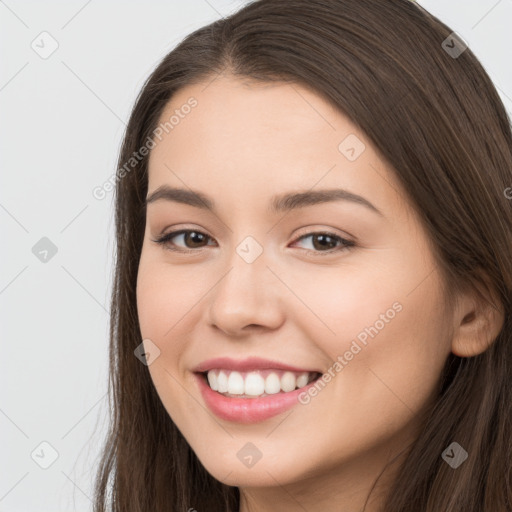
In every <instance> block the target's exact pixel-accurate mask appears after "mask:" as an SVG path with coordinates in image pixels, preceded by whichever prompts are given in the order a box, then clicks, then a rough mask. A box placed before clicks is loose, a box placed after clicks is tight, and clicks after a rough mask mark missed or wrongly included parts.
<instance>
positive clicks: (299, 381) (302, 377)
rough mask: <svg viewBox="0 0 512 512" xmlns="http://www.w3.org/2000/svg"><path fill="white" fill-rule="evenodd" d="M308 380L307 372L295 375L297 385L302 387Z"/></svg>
mask: <svg viewBox="0 0 512 512" xmlns="http://www.w3.org/2000/svg"><path fill="white" fill-rule="evenodd" d="M308 380H309V374H307V373H302V374H301V375H299V376H298V377H297V387H298V388H303V387H304V386H305V385H306V384H307V383H308Z"/></svg>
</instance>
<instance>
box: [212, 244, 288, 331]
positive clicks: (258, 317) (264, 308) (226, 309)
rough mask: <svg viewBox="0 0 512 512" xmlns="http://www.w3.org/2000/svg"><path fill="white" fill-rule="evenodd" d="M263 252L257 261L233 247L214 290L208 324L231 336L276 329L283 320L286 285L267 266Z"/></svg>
mask: <svg viewBox="0 0 512 512" xmlns="http://www.w3.org/2000/svg"><path fill="white" fill-rule="evenodd" d="M264 254H265V253H264V252H263V253H262V254H261V255H260V256H259V257H258V258H256V259H255V260H254V261H252V262H251V261H250V259H248V260H246V259H244V257H241V256H240V254H239V253H237V252H236V251H234V254H233V256H232V257H231V258H228V259H227V263H226V267H225V268H226V269H227V270H226V271H225V272H223V275H222V277H220V278H219V279H218V280H217V284H215V285H214V286H213V289H212V291H211V293H210V294H209V295H208V296H209V299H210V303H209V308H208V314H209V324H210V325H211V326H212V327H214V328H217V329H220V330H221V331H222V332H223V333H225V334H226V335H229V336H234V337H236V336H244V335H246V334H249V333H252V332H254V330H267V329H268V330H274V329H277V328H279V326H280V325H281V324H282V323H283V321H284V307H283V302H284V294H285V293H286V287H285V286H284V285H283V284H282V283H281V282H280V281H279V279H278V278H277V277H276V275H275V272H272V271H271V269H270V268H269V267H268V265H267V264H268V261H267V259H266V258H265V257H264Z"/></svg>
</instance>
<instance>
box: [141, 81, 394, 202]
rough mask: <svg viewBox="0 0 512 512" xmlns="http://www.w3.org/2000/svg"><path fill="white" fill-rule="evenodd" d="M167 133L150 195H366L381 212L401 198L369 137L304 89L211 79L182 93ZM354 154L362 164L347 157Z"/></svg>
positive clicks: (153, 164) (170, 110)
mask: <svg viewBox="0 0 512 512" xmlns="http://www.w3.org/2000/svg"><path fill="white" fill-rule="evenodd" d="M191 105H193V106H191ZM165 123H167V125H166V124H165ZM160 126H163V127H164V130H162V133H161V140H158V139H155V142H156V146H155V147H154V149H153V150H152V151H151V156H150V162H149V186H148V189H149V191H153V190H155V189H156V188H157V187H159V186H161V185H163V184H171V185H174V186H180V187H184V186H185V187H186V186H188V187H190V188H193V189H196V190H197V189H199V190H203V191H206V192H207V193H208V192H211V194H212V195H218V194H222V193H223V191H225V190H226V189H227V188H229V189H232V190H238V189H237V187H238V186H239V187H240V189H241V188H242V186H243V189H244V190H245V191H246V192H245V194H246V196H247V195H248V194H249V195H251V196H253V197H258V198H261V199H263V197H265V198H266V197H268V196H269V195H273V194H274V193H278V192H279V191H289V190H292V189H301V190H303V189H311V188H313V187H315V186H318V187H319V188H335V187H340V186H343V188H345V189H347V190H351V191H353V192H354V193H360V192H363V191H365V192H366V195H367V196H368V195H370V196H372V197H373V200H372V202H374V204H375V203H383V202H385V201H386V200H387V198H386V197H384V196H386V194H388V195H389V194H393V190H389V188H390V182H391V185H393V183H392V182H394V181H396V180H395V179H394V177H393V176H392V173H390V171H389V169H387V165H386V163H385V162H384V161H383V160H382V159H381V158H380V156H379V155H378V154H377V152H376V151H375V149H374V147H373V145H372V144H371V142H370V141H369V140H368V138H367V137H366V136H365V134H364V133H363V132H362V131H361V130H360V129H359V128H358V127H357V126H356V125H355V124H354V123H352V122H351V121H350V119H348V118H347V117H346V116H345V115H343V113H342V112H340V111H339V110H338V109H336V108H334V107H333V106H332V105H331V104H330V103H329V102H328V101H326V100H324V99H323V98H322V97H321V96H320V95H318V94H316V93H315V92H314V91H312V90H311V89H308V88H306V87H304V86H301V85H298V84H288V83H283V82H276V83H258V82H246V81H241V80H240V79H237V78H234V77H231V76H227V77H226V76H220V77H218V78H215V79H214V78H210V79H207V80H205V81H204V82H201V83H197V84H193V85H189V86H186V87H184V88H182V89H180V90H179V91H178V92H177V93H176V94H175V95H174V96H173V97H172V99H171V100H170V102H169V103H168V104H167V106H166V107H165V109H164V111H163V112H162V115H161V117H160ZM351 149H353V150H354V151H355V153H356V154H355V156H356V158H354V154H353V153H354V151H352V153H350V152H349V153H347V150H351ZM315 184H318V185H315ZM398 187H399V185H398V183H395V184H394V187H393V186H391V188H392V189H393V188H395V191H396V190H398ZM395 193H396V192H395ZM245 199H247V197H245V198H243V199H242V198H240V202H241V203H243V202H244V200H245Z"/></svg>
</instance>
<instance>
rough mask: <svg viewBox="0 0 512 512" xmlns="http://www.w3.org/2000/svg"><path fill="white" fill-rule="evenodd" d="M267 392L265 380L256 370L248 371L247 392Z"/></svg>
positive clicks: (247, 393) (255, 394)
mask: <svg viewBox="0 0 512 512" xmlns="http://www.w3.org/2000/svg"><path fill="white" fill-rule="evenodd" d="M263 393H265V380H264V379H263V377H262V376H261V375H260V374H259V373H256V372H251V373H248V374H247V375H246V377H245V394H246V395H250V396H258V395H262V394H263Z"/></svg>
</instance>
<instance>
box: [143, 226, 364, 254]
mask: <svg viewBox="0 0 512 512" xmlns="http://www.w3.org/2000/svg"><path fill="white" fill-rule="evenodd" d="M192 232H193V233H199V234H200V235H205V236H206V237H207V238H209V239H211V237H210V236H209V235H207V234H206V233H203V232H202V231H198V230H197V229H181V230H178V231H171V232H170V233H167V234H165V235H163V236H161V237H160V238H157V239H156V240H152V241H153V242H155V243H157V244H160V245H162V246H163V247H164V249H166V250H169V251H175V252H181V253H184V254H190V253H198V252H200V251H201V250H202V249H204V247H200V248H198V249H176V248H174V247H171V246H170V243H169V242H170V240H171V239H172V238H174V237H176V236H178V235H182V234H184V233H185V234H186V233H192ZM314 235H327V236H329V237H331V238H334V239H335V240H336V241H339V242H341V244H342V247H338V248H334V249H329V250H327V251H317V250H314V249H305V250H306V251H308V252H310V253H311V252H312V253H314V254H315V256H316V255H318V256H323V255H329V254H333V253H336V252H342V251H345V250H350V249H351V248H352V247H355V245H356V244H355V243H354V242H352V241H350V240H346V239H345V238H342V237H341V236H339V235H335V234H334V233H330V232H328V231H313V232H311V233H306V234H304V235H301V236H300V237H299V238H297V239H296V240H295V242H298V241H299V240H303V239H304V238H309V237H311V236H314Z"/></svg>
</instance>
